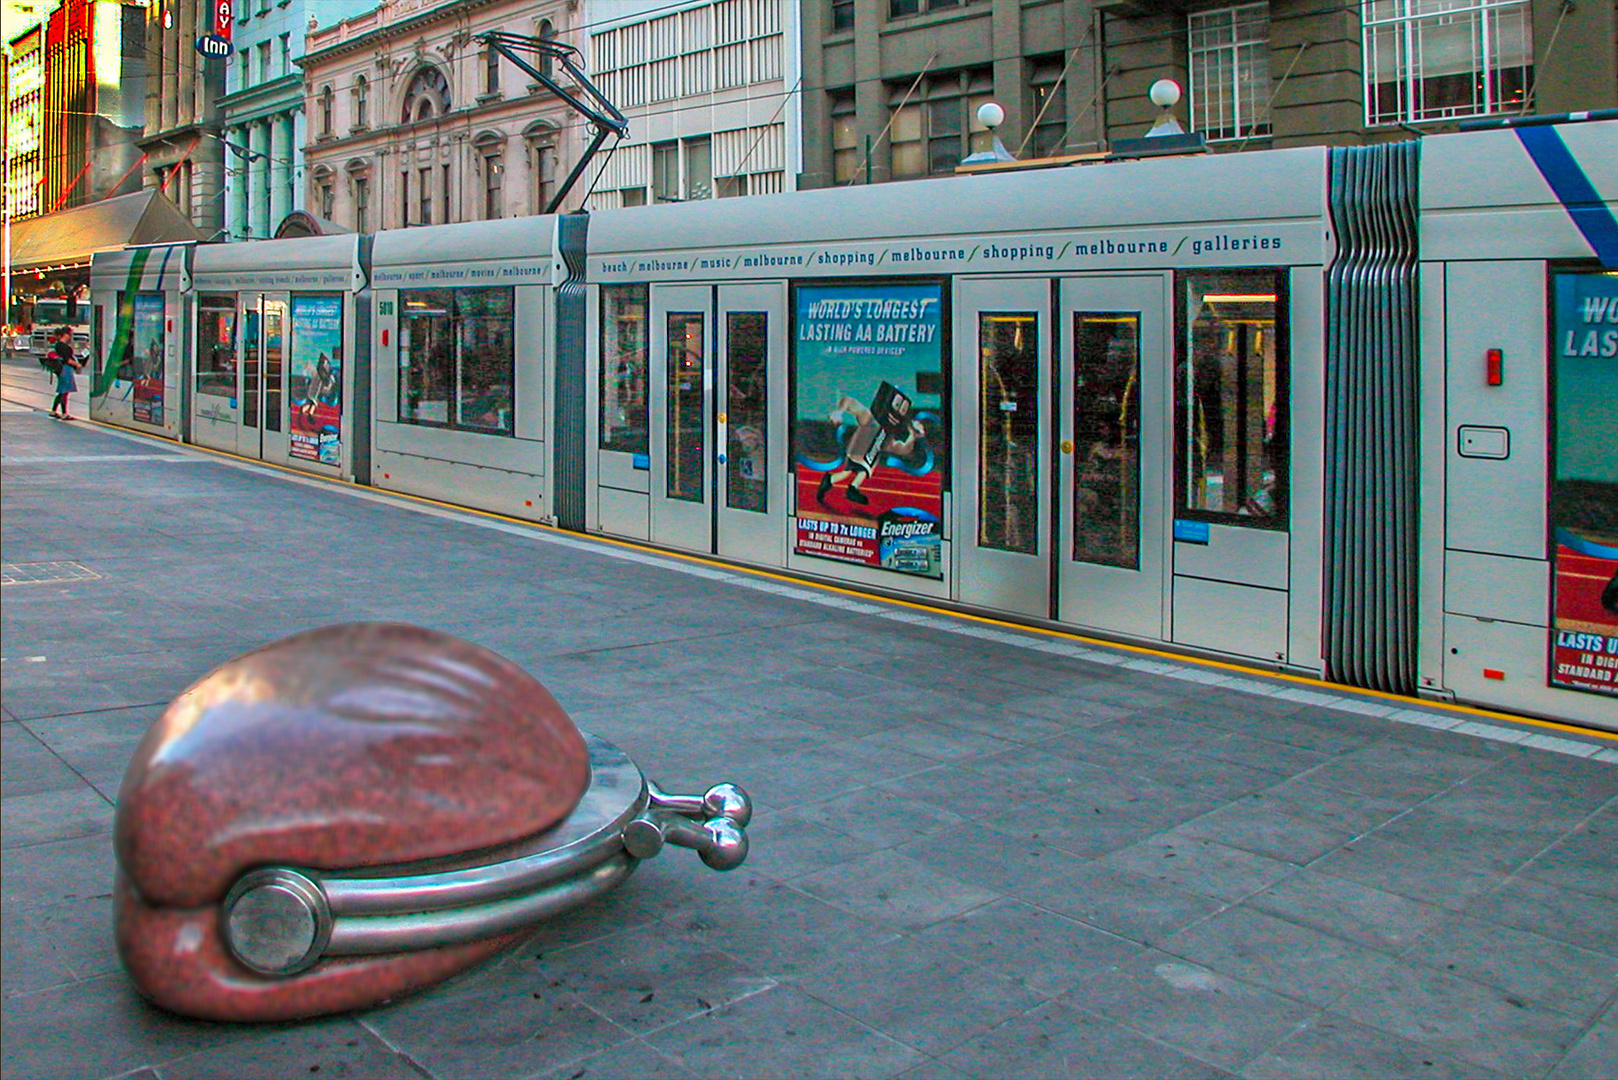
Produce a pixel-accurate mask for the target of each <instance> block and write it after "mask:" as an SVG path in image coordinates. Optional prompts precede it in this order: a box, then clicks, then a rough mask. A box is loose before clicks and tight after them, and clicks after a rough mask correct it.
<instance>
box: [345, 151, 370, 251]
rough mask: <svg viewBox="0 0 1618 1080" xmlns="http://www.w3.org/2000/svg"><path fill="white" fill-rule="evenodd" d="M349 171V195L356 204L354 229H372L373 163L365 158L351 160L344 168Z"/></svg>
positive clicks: (359, 230)
mask: <svg viewBox="0 0 1618 1080" xmlns="http://www.w3.org/2000/svg"><path fill="white" fill-rule="evenodd" d="M343 171H345V172H346V173H348V190H349V197H350V198H351V199H352V200H353V205H354V231H355V232H358V233H364V232H370V231H371V225H372V221H371V165H370V162H368V161H366V160H365V159H364V158H355V159H353V160H352V161H350V162H349V163H348V164H347V165H346V166H344V170H343Z"/></svg>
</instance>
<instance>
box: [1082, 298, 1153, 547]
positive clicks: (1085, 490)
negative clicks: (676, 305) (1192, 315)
mask: <svg viewBox="0 0 1618 1080" xmlns="http://www.w3.org/2000/svg"><path fill="white" fill-rule="evenodd" d="M1073 439H1074V443H1075V445H1076V447H1077V449H1076V451H1075V453H1074V455H1073V558H1074V559H1075V560H1077V561H1079V562H1090V563H1100V564H1101V565H1103V566H1121V567H1124V568H1125V569H1130V570H1135V569H1139V567H1140V314H1139V313H1138V312H1124V311H1080V312H1075V313H1074V315H1073Z"/></svg>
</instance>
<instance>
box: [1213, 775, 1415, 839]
mask: <svg viewBox="0 0 1618 1080" xmlns="http://www.w3.org/2000/svg"><path fill="white" fill-rule="evenodd" d="M1244 801H1245V802H1246V803H1247V804H1249V805H1252V806H1256V807H1259V808H1261V809H1265V810H1273V811H1275V812H1276V813H1279V814H1287V815H1289V816H1291V817H1298V818H1303V819H1304V820H1305V821H1313V822H1315V823H1316V824H1319V825H1325V826H1327V827H1329V828H1333V829H1342V830H1343V831H1345V832H1352V833H1364V832H1369V831H1370V830H1372V829H1375V828H1377V827H1378V826H1380V825H1385V824H1387V823H1388V822H1389V821H1392V820H1393V819H1394V818H1396V817H1398V816H1399V815H1400V814H1404V813H1408V812H1409V811H1410V809H1411V808H1412V807H1414V806H1416V805H1420V804H1422V803H1424V802H1425V799H1424V798H1417V799H1414V800H1411V799H1394V798H1387V797H1378V796H1371V795H1357V794H1355V793H1354V792H1351V791H1343V790H1342V789H1341V788H1334V787H1331V786H1329V785H1327V784H1323V783H1321V782H1320V781H1319V780H1318V779H1315V778H1314V775H1313V773H1302V774H1300V775H1298V776H1295V777H1292V778H1291V779H1289V780H1285V781H1282V782H1281V783H1279V784H1276V785H1275V786H1273V787H1269V788H1265V789H1264V790H1263V791H1259V792H1256V793H1254V794H1252V795H1249V796H1247V797H1246V798H1245V800H1244Z"/></svg>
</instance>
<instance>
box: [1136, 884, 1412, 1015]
mask: <svg viewBox="0 0 1618 1080" xmlns="http://www.w3.org/2000/svg"><path fill="white" fill-rule="evenodd" d="M1157 947H1158V948H1159V949H1161V950H1163V951H1164V952H1167V953H1172V954H1173V955H1175V956H1180V957H1184V958H1185V959H1187V960H1191V961H1193V962H1195V963H1198V964H1201V965H1203V966H1204V967H1207V968H1209V969H1211V970H1213V971H1217V972H1219V973H1221V974H1225V975H1231V976H1234V977H1236V978H1238V979H1241V980H1243V981H1245V982H1249V983H1252V984H1254V985H1256V986H1262V987H1264V988H1265V989H1267V990H1273V991H1275V992H1276V993H1278V994H1285V995H1286V996H1287V997H1290V998H1294V999H1296V1000H1298V1001H1304V1002H1309V1003H1312V1004H1315V1005H1320V1006H1325V1005H1329V1004H1331V1003H1332V1002H1333V1001H1336V1000H1337V999H1338V998H1340V997H1342V996H1343V995H1344V994H1345V993H1347V992H1348V991H1349V990H1351V989H1353V988H1354V987H1355V986H1356V985H1358V984H1359V983H1360V982H1362V981H1364V980H1365V979H1366V978H1368V977H1370V976H1371V975H1374V974H1376V973H1377V972H1380V971H1381V970H1382V969H1383V968H1385V967H1387V966H1388V965H1390V964H1392V963H1393V960H1394V958H1393V956H1392V955H1390V954H1388V953H1384V952H1378V951H1377V950H1375V949H1372V948H1371V947H1370V946H1368V945H1362V944H1359V943H1357V942H1352V941H1347V940H1344V939H1343V938H1339V937H1333V936H1332V935H1330V934H1326V933H1322V932H1321V931H1319V930H1315V929H1312V928H1310V927H1307V926H1300V925H1298V924H1297V923H1294V922H1289V921H1287V920H1286V919H1282V918H1280V917H1279V916H1275V915H1267V914H1265V913H1264V912H1261V911H1255V910H1252V909H1250V908H1243V907H1237V908H1231V909H1229V910H1226V911H1221V912H1219V913H1218V914H1216V915H1213V916H1212V917H1210V918H1208V919H1205V920H1203V921H1202V922H1199V923H1195V924H1194V925H1192V926H1189V927H1187V928H1185V929H1184V930H1180V931H1178V932H1177V933H1174V934H1172V935H1170V936H1169V937H1166V938H1164V939H1163V940H1162V941H1161V942H1159V943H1158V946H1157Z"/></svg>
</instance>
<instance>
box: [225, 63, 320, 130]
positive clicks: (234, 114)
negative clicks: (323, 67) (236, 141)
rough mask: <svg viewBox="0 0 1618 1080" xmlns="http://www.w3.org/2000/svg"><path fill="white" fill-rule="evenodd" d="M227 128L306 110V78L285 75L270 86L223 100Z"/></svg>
mask: <svg viewBox="0 0 1618 1080" xmlns="http://www.w3.org/2000/svg"><path fill="white" fill-rule="evenodd" d="M218 104H219V109H220V112H222V113H224V114H225V115H226V120H225V122H226V123H227V124H231V123H239V122H241V121H244V120H258V119H260V118H262V117H265V116H270V115H273V114H275V113H283V112H288V111H290V110H294V109H301V108H303V75H302V74H301V73H299V74H294V75H283V76H281V77H280V78H279V79H273V80H271V81H270V82H267V83H259V84H258V85H257V86H249V87H248V88H247V89H245V90H237V91H236V92H234V93H231V94H226V95H225V96H224V97H222V98H220V99H219V102H218Z"/></svg>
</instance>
